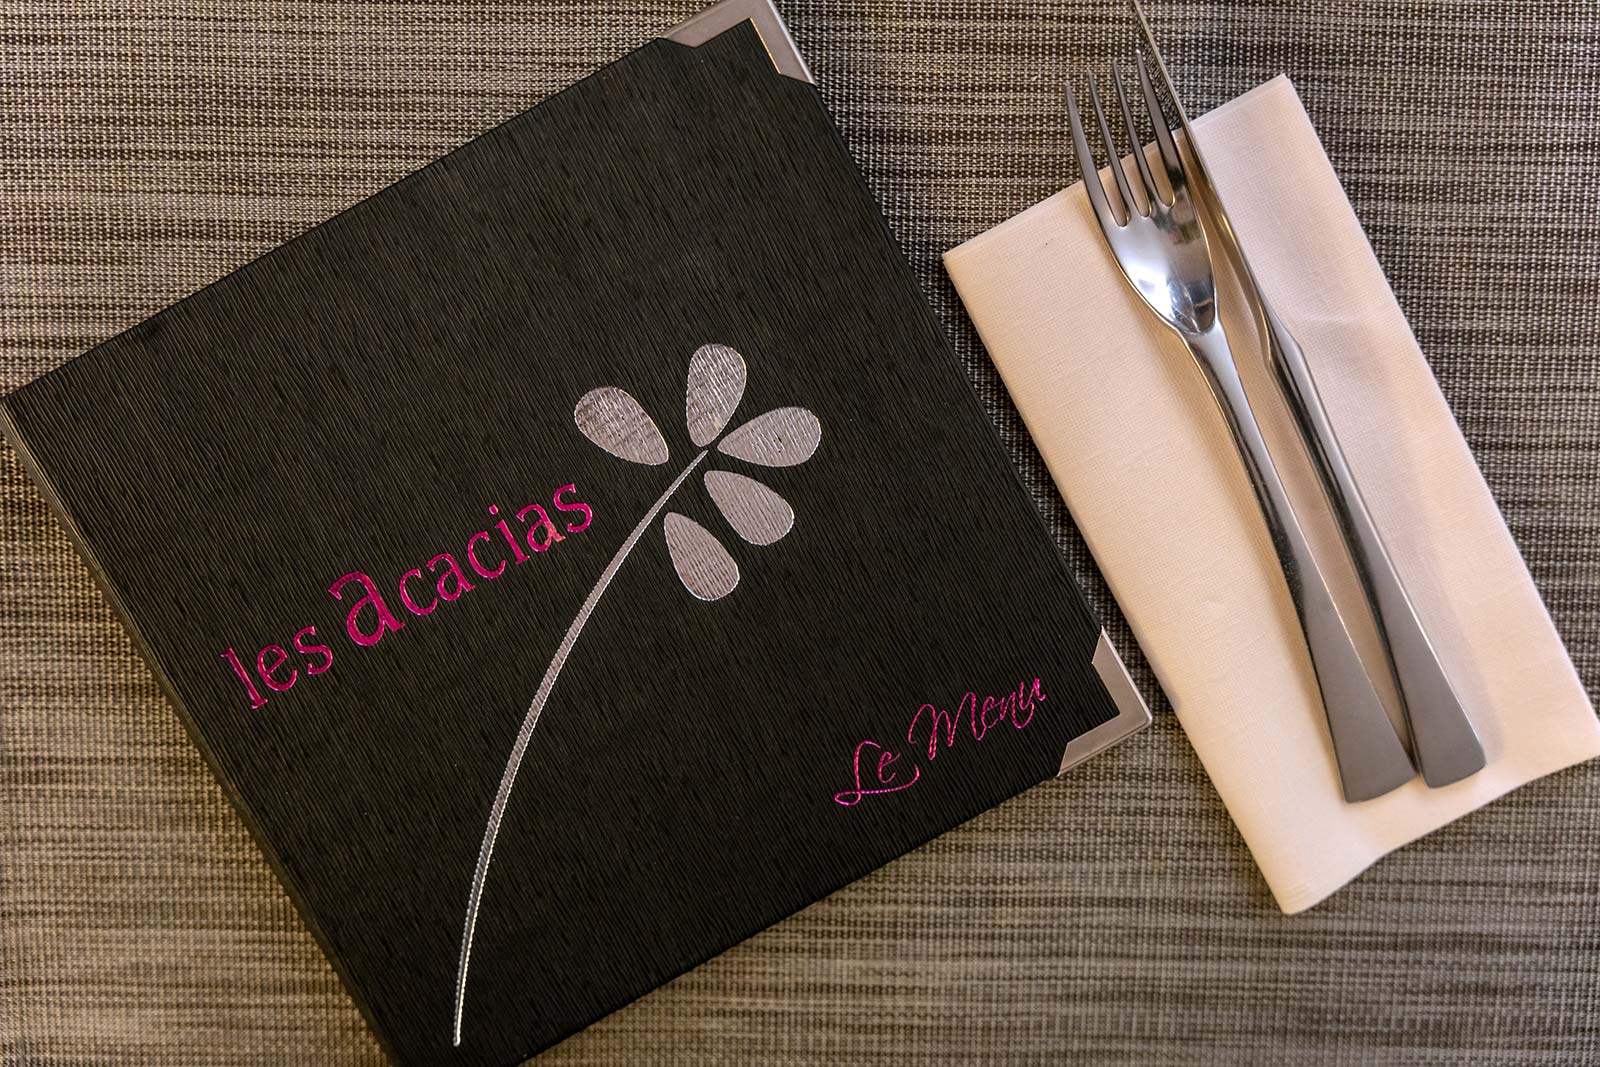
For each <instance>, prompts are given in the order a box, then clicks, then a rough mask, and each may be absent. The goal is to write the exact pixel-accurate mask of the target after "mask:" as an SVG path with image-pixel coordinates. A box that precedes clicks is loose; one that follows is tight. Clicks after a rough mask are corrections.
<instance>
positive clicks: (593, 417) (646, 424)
mask: <svg viewBox="0 0 1600 1067" xmlns="http://www.w3.org/2000/svg"><path fill="white" fill-rule="evenodd" d="M572 421H573V422H575V423H577V424H578V432H579V433H581V434H583V436H585V437H587V438H588V439H589V440H591V441H593V442H594V443H595V444H597V445H599V446H600V447H601V448H603V449H605V450H606V451H607V452H609V453H611V454H612V455H613V456H616V457H617V458H618V459H625V460H627V461H628V462H629V463H646V464H649V465H650V466H652V467H653V466H655V465H657V464H660V463H665V462H666V461H667V442H666V439H665V438H663V437H662V436H661V431H660V430H659V429H658V428H657V427H656V424H655V420H654V419H652V418H651V417H650V416H649V414H647V413H646V412H645V410H644V408H642V407H640V406H639V402H638V401H637V400H635V399H634V398H633V397H631V396H629V395H628V394H627V393H626V392H624V391H623V390H621V389H618V388H617V387H616V386H614V385H606V386H602V387H600V388H599V389H591V390H590V391H589V392H587V393H584V394H583V396H582V397H581V398H579V400H578V406H577V408H575V409H574V410H573V412H572Z"/></svg>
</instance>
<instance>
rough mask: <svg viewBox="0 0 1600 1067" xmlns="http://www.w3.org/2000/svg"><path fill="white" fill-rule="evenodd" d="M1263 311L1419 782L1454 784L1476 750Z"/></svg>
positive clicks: (1276, 366) (1301, 379) (1473, 764)
mask: <svg viewBox="0 0 1600 1067" xmlns="http://www.w3.org/2000/svg"><path fill="white" fill-rule="evenodd" d="M1263 305H1265V300H1264V299H1263ZM1265 311H1266V316H1267V325H1268V335H1269V339H1270V344H1269V346H1268V347H1269V354H1270V361H1271V363H1272V367H1273V371H1274V375H1275V377H1276V378H1277V381H1278V386H1279V389H1280V390H1281V391H1282V393H1283V396H1284V399H1285V401H1286V402H1287V403H1288V406H1289V410H1290V412H1291V413H1292V414H1293V415H1294V420H1295V424H1296V426H1297V427H1298V428H1299V430H1300V436H1301V438H1302V439H1303V440H1304V442H1305V446H1306V450H1307V451H1308V452H1309V453H1310V454H1311V460H1312V464H1313V465H1314V466H1315V467H1316V469H1317V475H1318V477H1319V479H1320V480H1321V482H1322V488H1323V491H1324V493H1326V495H1327V497H1328V502H1329V504H1330V505H1332V508H1333V512H1334V514H1335V516H1336V517H1337V518H1338V520H1339V528H1340V530H1341V532H1342V533H1343V534H1344V540H1345V544H1346V545H1347V546H1348V548H1349V550H1350V556H1351V559H1352V561H1353V562H1354V563H1355V566H1356V571H1357V572H1358V573H1359V574H1360V576H1361V583H1362V586H1363V587H1364V589H1365V590H1366V594H1367V600H1368V602H1369V603H1370V604H1371V606H1372V609H1373V614H1374V615H1375V617H1376V618H1377V622H1378V631H1379V633H1380V634H1381V635H1382V637H1383V640H1384V646H1385V648H1386V649H1387V651H1388V654H1389V661H1390V665H1391V667H1392V668H1393V670H1394V674H1395V681H1396V683H1397V684H1398V686H1399V689H1400V694H1401V698H1402V703H1403V704H1404V705H1405V711H1406V723H1407V725H1408V726H1409V727H1410V729H1411V744H1412V748H1413V750H1414V751H1415V753H1416V758H1417V765H1418V767H1419V768H1420V769H1421V771H1422V777H1423V780H1424V781H1426V782H1427V783H1428V785H1430V786H1433V787H1438V786H1442V785H1449V784H1450V783H1451V782H1457V781H1460V780H1461V779H1463V778H1465V777H1467V776H1468V775H1471V774H1474V773H1476V772H1477V771H1479V770H1482V769H1483V766H1484V763H1485V759H1484V754H1483V745H1482V743H1481V742H1480V741H1479V740H1478V733H1477V731H1476V730H1474V729H1473V727H1472V720H1471V719H1469V718H1468V717H1467V712H1466V709H1465V708H1464V707H1463V706H1462V703H1461V698H1460V696H1458V695H1457V693H1456V691H1455V689H1454V688H1453V687H1452V686H1451V684H1450V678H1449V676H1448V675H1447V674H1446V673H1445V670H1444V666H1443V665H1442V664H1441V663H1440V662H1439V657H1438V654H1437V653H1436V652H1435V651H1434V648H1433V645H1432V643H1431V642H1430V641H1429V640H1428V635H1427V634H1426V633H1425V632H1424V631H1423V629H1422V621H1421V620H1420V619H1418V618H1417V612H1416V608H1415V607H1414V606H1413V605H1412V603H1411V598H1410V597H1409V596H1407V595H1406V590H1405V586H1404V584H1402V583H1401V581H1400V575H1399V574H1398V573H1397V572H1396V571H1395V568H1394V560H1393V559H1392V557H1391V556H1390V555H1389V552H1388V550H1387V549H1386V548H1385V547H1384V544H1383V537H1382V536H1381V535H1380V534H1379V533H1378V526H1377V524H1376V523H1375V522H1374V521H1373V519H1372V513H1371V512H1369V511H1368V510H1367V505H1366V502H1365V501H1364V500H1363V499H1362V498H1361V489H1360V487H1358V486H1357V485H1356V479H1355V475H1354V474H1353V473H1352V472H1351V470H1350V465H1349V463H1348V462H1346V460H1345V456H1344V450H1343V449H1341V448H1340V447H1339V438H1338V436H1337V435H1336V434H1335V433H1334V430H1333V424H1332V422H1331V421H1330V420H1329V418H1328V411H1327V408H1325V407H1324V406H1323V403H1322V397H1321V395H1320V394H1319V393H1318V392H1317V384H1316V380H1315V379H1314V378H1313V377H1312V375H1311V367H1310V365H1309V364H1308V363H1307V362H1306V357H1305V352H1304V350H1302V349H1301V347H1300V345H1299V343H1298V342H1297V341H1296V340H1295V339H1294V335H1293V334H1291V333H1290V332H1289V330H1288V328H1287V327H1285V326H1284V324H1283V321H1282V320H1281V319H1279V318H1278V317H1277V315H1275V314H1274V313H1273V311H1272V309H1271V308H1270V307H1265Z"/></svg>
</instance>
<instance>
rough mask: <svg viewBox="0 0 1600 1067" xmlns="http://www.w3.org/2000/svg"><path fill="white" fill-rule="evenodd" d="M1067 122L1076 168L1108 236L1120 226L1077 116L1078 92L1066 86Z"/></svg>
mask: <svg viewBox="0 0 1600 1067" xmlns="http://www.w3.org/2000/svg"><path fill="white" fill-rule="evenodd" d="M1067 122H1068V124H1070V125H1071V127H1072V149H1073V152H1074V154H1075V155H1077V157H1078V170H1079V171H1081V172H1082V173H1083V188H1084V190H1085V191H1086V192H1087V193H1088V194H1089V203H1091V204H1093V205H1094V215H1095V218H1096V219H1098V220H1099V222H1100V229H1101V230H1103V231H1104V232H1105V234H1106V236H1107V238H1109V237H1110V236H1111V232H1112V231H1113V230H1118V229H1121V228H1122V223H1120V222H1118V221H1117V216H1116V214H1115V213H1114V212H1113V211H1112V210H1111V203H1110V201H1108V200H1107V199H1106V187H1105V185H1104V184H1103V183H1102V182H1101V181H1100V168H1099V167H1097V166H1095V165H1094V153H1093V152H1091V151H1090V150H1089V139H1088V138H1087V137H1085V136H1084V135H1083V121H1082V120H1081V119H1080V118H1079V117H1078V94H1077V93H1075V92H1074V91H1073V89H1072V86H1070V85H1069V86H1067Z"/></svg>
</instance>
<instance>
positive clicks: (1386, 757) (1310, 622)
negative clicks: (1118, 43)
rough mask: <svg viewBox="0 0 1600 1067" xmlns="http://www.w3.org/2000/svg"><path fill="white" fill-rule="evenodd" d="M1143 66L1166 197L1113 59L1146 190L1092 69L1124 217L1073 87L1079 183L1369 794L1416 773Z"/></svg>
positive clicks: (1092, 92)
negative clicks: (1260, 415) (1273, 444)
mask: <svg viewBox="0 0 1600 1067" xmlns="http://www.w3.org/2000/svg"><path fill="white" fill-rule="evenodd" d="M1138 69H1139V83H1140V88H1141V89H1142V95H1143V97H1144V103H1145V106H1146V108H1147V109H1148V111H1149V114H1150V117H1151V120H1152V125H1153V126H1154V128H1155V136H1156V144H1157V148H1158V151H1159V154H1160V159H1161V169H1162V171H1163V172H1164V174H1165V177H1166V180H1167V186H1168V188H1169V189H1170V190H1171V196H1170V198H1167V199H1164V198H1163V196H1162V194H1161V192H1160V191H1159V190H1158V189H1157V186H1156V181H1155V177H1154V175H1153V174H1152V173H1151V170H1150V165H1149V162H1148V161H1147V160H1146V158H1145V154H1144V152H1143V150H1142V147H1141V146H1142V144H1143V139H1142V138H1141V137H1140V136H1139V132H1138V126H1137V124H1136V123H1135V122H1134V116H1133V109H1132V108H1131V106H1130V105H1129V103H1128V96H1127V93H1126V91H1125V89H1124V87H1123V76H1122V71H1121V69H1120V68H1119V67H1117V66H1116V65H1113V66H1112V82H1113V86H1114V88H1115V91H1116V97H1117V104H1118V108H1119V110H1120V111H1121V113H1122V120H1123V124H1124V125H1125V126H1126V128H1127V132H1128V141H1129V143H1130V144H1131V145H1132V146H1133V148H1134V152H1133V159H1134V166H1135V170H1136V172H1137V176H1138V184H1139V186H1140V193H1141V195H1140V196H1139V197H1135V195H1134V190H1133V188H1132V187H1131V185H1130V183H1129V181H1128V174H1127V170H1126V169H1125V167H1124V166H1123V164H1122V162H1121V159H1120V157H1119V155H1118V153H1117V149H1116V142H1115V141H1114V140H1113V139H1112V136H1111V127H1110V126H1109V125H1108V124H1107V122H1106V116H1105V109H1104V107H1103V106H1102V104H1101V100H1100V92H1099V89H1098V87H1097V86H1096V84H1095V79H1094V76H1093V75H1092V74H1091V75H1090V76H1089V79H1088V80H1089V99H1090V102H1091V104H1092V105H1093V108H1094V116H1095V121H1096V123H1097V125H1098V126H1099V130H1100V136H1101V139H1102V141H1103V142H1104V143H1105V146H1106V151H1107V152H1108V154H1109V155H1110V164H1111V175H1112V178H1113V179H1114V180H1115V183H1116V188H1117V195H1118V198H1119V199H1120V201H1121V204H1122V207H1123V214H1122V216H1120V217H1119V216H1118V215H1117V214H1116V213H1115V212H1114V211H1113V210H1112V206H1111V202H1110V200H1109V198H1108V196H1107V190H1106V187H1105V185H1104V184H1103V183H1102V182H1101V180H1100V175H1099V167H1097V166H1096V165H1095V161H1094V153H1093V152H1091V151H1090V149H1089V141H1088V138H1087V137H1086V136H1085V135H1084V129H1083V122H1082V120H1081V119H1080V118H1079V116H1078V101H1077V94H1076V93H1074V92H1073V91H1072V90H1071V89H1070V88H1069V89H1068V90H1067V117H1068V120H1069V121H1070V123H1071V126H1072V144H1073V148H1074V149H1075V151H1076V152H1077V156H1078V166H1079V168H1080V169H1081V170H1082V171H1083V184H1084V188H1085V189H1086V190H1087V191H1088V194H1089V202H1090V204H1091V205H1092V206H1093V208H1094V215H1095V219H1096V220H1097V221H1098V222H1099V224H1100V231H1101V233H1102V234H1104V235H1105V239H1106V244H1107V245H1109V246H1110V249H1111V253H1112V256H1113V257H1114V258H1115V259H1116V261H1117V266H1118V267H1119V268H1121V270H1122V274H1123V276H1124V277H1125V278H1127V280H1128V283H1129V284H1130V285H1132V286H1133V288H1134V291H1135V292H1137V293H1138V294H1139V296H1140V297H1141V298H1143V300H1144V302H1145V304H1146V306H1148V307H1149V308H1150V310H1151V311H1152V312H1154V313H1155V315H1156V316H1157V317H1158V318H1160V319H1161V320H1162V321H1163V322H1165V323H1166V324H1167V325H1168V326H1169V327H1171V328H1172V329H1173V330H1174V331H1175V332H1176V333H1177V334H1178V336H1179V337H1181V338H1182V339H1183V341H1184V343H1185V344H1186V345H1188V347H1189V351H1190V352H1191V353H1193V355H1194V358H1195V362H1196V363H1197V364H1199V366H1200V370H1201V371H1202V372H1203V373H1204V374H1205V378H1206V382H1207V384H1208V385H1209V386H1210V387H1211V394H1212V396H1213V397H1214V398H1215V399H1216V401H1217V406H1218V407H1219V408H1220V409H1221V410H1222V415H1223V418H1224V420H1225V421H1226V422H1227V425H1228V430H1229V431H1230V433H1231V434H1232V435H1233V442H1234V445H1235V446H1236V447H1237V448H1238V451H1239V457H1240V459H1241V460H1243V462H1244V467H1245V471H1246V473H1247V474H1248V475H1249V476H1250V482H1251V485H1252V486H1253V487H1254V489H1255V494H1256V499H1257V501H1258V502H1259V503H1260V505H1261V514H1262V517H1263V518H1264V519H1265V520H1266V523H1267V530H1268V532H1269V533H1270V534H1271V537H1272V544H1273V547H1274V549H1275V550H1276V551H1277V555H1278V562H1279V564H1280V565H1281V566H1282V568H1283V574H1284V578H1285V580H1286V581H1287V583H1288V586H1289V595H1290V598H1291V599H1292V600H1293V602H1294V606H1295V611H1296V613H1297V614H1298V616H1299V619H1300V624H1301V627H1302V629H1303V630H1304V633H1305V639H1306V645H1307V647H1308V648H1309V650H1310V653H1311V663H1312V667H1313V669H1314V671H1315V673H1316V678H1317V685H1318V686H1319V688H1320V689H1321V693H1322V704H1323V708H1324V710H1325V712H1326V714H1327V719H1328V731H1329V733H1330V734H1331V735H1332V738H1333V748H1334V755H1335V758H1336V760H1337V762H1338V767H1339V780H1340V784H1341V786H1342V788H1343V791H1344V798H1345V800H1347V801H1350V802H1355V801H1360V800H1370V799H1371V798H1373V797H1376V796H1381V795H1382V794H1384V793H1387V792H1389V791H1390V790H1391V789H1394V788H1396V787H1398V786H1400V785H1401V784H1403V783H1404V782H1405V781H1407V780H1408V779H1409V778H1411V776H1412V774H1413V773H1414V772H1413V770H1412V767H1411V761H1410V759H1409V758H1408V757H1407V755H1406V752H1405V748H1404V746H1402V745H1401V743H1400V738H1399V735H1397V734H1396V733H1395V729H1394V726H1393V724H1392V723H1390V721H1389V717H1388V714H1387V713H1386V712H1385V711H1384V708H1383V702H1382V700H1380V699H1379V697H1378V694H1377V691H1376V690H1375V689H1374V688H1373V685H1372V680H1371V678H1370V677H1369V676H1368V674H1367V671H1366V668H1365V667H1364V666H1363V664H1362V662H1361V657H1360V655H1359V654H1358V653H1357V652H1356V648H1355V645H1354V643H1353V642H1352V641H1351V638H1350V631H1349V629H1348V628H1347V627H1346V626H1345V622H1344V619H1343V618H1342V617H1341V616H1340V614H1339V609H1338V606H1337V605H1336V604H1335V603H1334V601H1333V597H1332V595H1331V594H1330V593H1329V591H1328V583H1327V581H1326V579H1325V578H1324V577H1323V574H1322V571H1321V570H1320V569H1319V568H1318V566H1317V562H1316V560H1315V559H1314V558H1313V557H1312V555H1311V550H1310V547H1309V545H1308V544H1307V542H1306V537H1305V533H1304V531H1303V530H1302V529H1301V526H1300V522H1299V520H1298V519H1297V518H1296V516H1295V512H1294V507H1293V505H1292V504H1291V503H1290V502H1289V496H1288V493H1287V492H1286V491H1285V489H1284V486H1283V480H1282V479H1281V478H1280V477H1279V475H1278V470H1277V467H1276V466H1275V465H1274V464H1273V462H1272V457H1271V455H1270V454H1269V453H1268V451H1267V443H1266V438H1265V437H1264V436H1263V435H1262V433H1261V427H1260V426H1259V425H1258V424H1257V422H1256V418H1255V414H1254V413H1253V412H1252V410H1251V408H1250V401H1249V399H1248V398H1247V397H1246V396H1245V391H1244V384H1243V382H1242V381H1241V380H1240V377H1239V369H1238V367H1237V366H1236V365H1235V363H1234V359H1233V353H1232V351H1231V350H1230V349H1229V347H1228V339H1227V336H1226V334H1225V333H1224V331H1223V327H1222V319H1221V316H1220V315H1219V314H1218V311H1217V288H1216V278H1215V275H1214V273H1213V271H1212V267H1211V256H1210V253H1209V251H1208V248H1207V245H1206V234H1205V228H1204V225H1203V224H1202V222H1201V219H1200V215H1199V212H1198V211H1196V209H1195V204H1194V200H1193V198H1192V197H1191V195H1190V192H1189V181H1188V178H1187V175H1186V173H1185V171H1184V163H1183V160H1182V159H1181V158H1180V156H1179V155H1178V149H1177V145H1176V144H1175V143H1174V142H1173V139H1172V133H1171V129H1170V126H1169V125H1168V123H1167V122H1166V117H1165V115H1164V113H1163V111H1162V107H1161V101H1160V99H1159V98H1158V97H1157V96H1156V93H1155V89H1154V87H1153V86H1152V85H1151V82H1150V75H1149V72H1148V71H1147V70H1146V68H1145V65H1144V61H1143V59H1142V58H1141V59H1140V61H1139V64H1138Z"/></svg>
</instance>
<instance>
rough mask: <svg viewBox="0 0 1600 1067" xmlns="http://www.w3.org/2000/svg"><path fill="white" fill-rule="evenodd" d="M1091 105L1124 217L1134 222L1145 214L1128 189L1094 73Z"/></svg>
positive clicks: (1126, 175)
mask: <svg viewBox="0 0 1600 1067" xmlns="http://www.w3.org/2000/svg"><path fill="white" fill-rule="evenodd" d="M1089 103H1090V104H1092V105H1093V106H1094V118H1095V121H1096V122H1097V123H1099V125H1100V138H1101V140H1103V141H1105V144H1106V154H1107V155H1108V156H1110V157H1111V176H1112V177H1113V178H1115V179H1116V180H1117V193H1118V195H1119V196H1121V197H1122V212H1123V217H1124V218H1126V219H1129V220H1132V218H1133V216H1134V215H1135V214H1143V212H1141V211H1140V210H1139V206H1138V204H1137V203H1136V202H1135V201H1134V199H1133V190H1132V189H1130V188H1128V172H1127V171H1126V170H1124V169H1123V168H1122V156H1121V154H1120V153H1119V152H1118V151H1117V142H1116V141H1114V140H1112V139H1111V127H1110V126H1109V125H1107V124H1106V111H1105V108H1104V107H1102V106H1101V105H1100V89H1099V87H1098V86H1096V85H1095V82H1094V74H1093V72H1090V74H1089Z"/></svg>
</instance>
